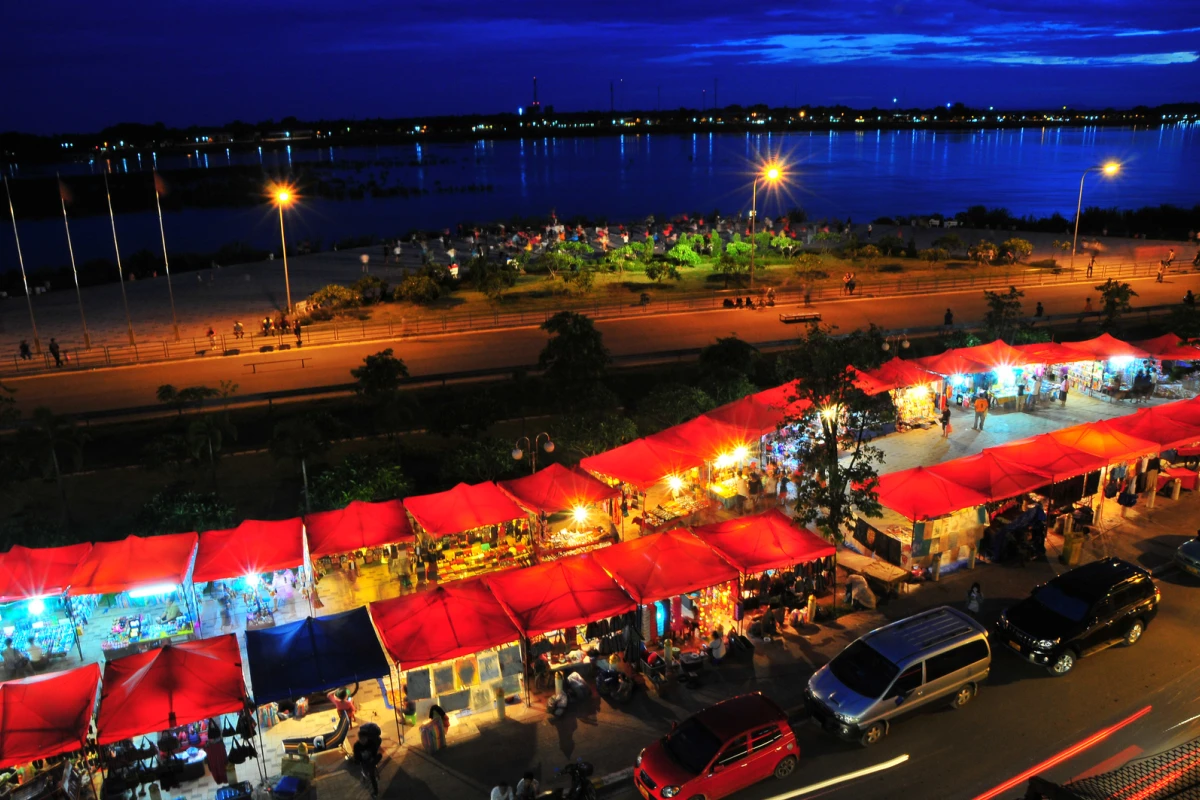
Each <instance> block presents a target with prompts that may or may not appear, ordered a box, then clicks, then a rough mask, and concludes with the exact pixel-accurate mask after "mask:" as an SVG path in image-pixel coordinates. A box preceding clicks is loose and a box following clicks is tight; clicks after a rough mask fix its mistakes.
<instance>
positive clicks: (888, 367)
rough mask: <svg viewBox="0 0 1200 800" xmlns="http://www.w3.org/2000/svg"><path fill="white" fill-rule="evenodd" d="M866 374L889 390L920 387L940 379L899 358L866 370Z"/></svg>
mask: <svg viewBox="0 0 1200 800" xmlns="http://www.w3.org/2000/svg"><path fill="white" fill-rule="evenodd" d="M867 374H868V375H870V376H871V377H872V378H873V379H874V380H876V381H878V382H879V383H881V384H885V385H887V386H888V387H889V388H891V389H900V388H903V387H905V386H920V385H922V384H926V383H933V382H935V381H940V380H941V379H942V376H941V375H938V374H936V373H933V372H930V371H929V370H927V369H922V368H921V367H919V366H917V365H916V364H914V363H913V362H911V361H905V360H904V359H902V358H900V357H899V356H897V357H895V358H893V359H892V360H891V361H885V362H884V363H882V364H880V365H879V366H878V367H876V368H875V369H872V370H868V371H867Z"/></svg>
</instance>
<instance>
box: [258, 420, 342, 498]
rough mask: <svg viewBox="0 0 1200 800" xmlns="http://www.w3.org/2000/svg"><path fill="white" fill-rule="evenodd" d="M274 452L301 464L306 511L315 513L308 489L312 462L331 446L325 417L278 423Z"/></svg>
mask: <svg viewBox="0 0 1200 800" xmlns="http://www.w3.org/2000/svg"><path fill="white" fill-rule="evenodd" d="M269 448H270V450H271V455H273V456H274V457H275V458H277V459H279V460H280V461H293V462H295V463H296V464H298V465H299V467H300V477H301V480H302V481H303V484H304V513H305V514H310V513H312V505H311V503H310V498H309V491H308V462H309V461H312V460H313V459H315V458H318V457H319V456H321V455H323V454H324V453H325V451H327V450H328V449H329V441H328V438H327V437H326V434H325V430H324V425H323V424H322V420H321V419H320V418H318V417H316V416H314V415H312V414H306V415H304V416H300V417H292V418H291V419H287V420H284V421H283V422H280V423H279V424H278V425H276V426H275V429H274V430H273V431H272V432H271V441H270V444H269Z"/></svg>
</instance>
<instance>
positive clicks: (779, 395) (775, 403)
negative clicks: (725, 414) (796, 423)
mask: <svg viewBox="0 0 1200 800" xmlns="http://www.w3.org/2000/svg"><path fill="white" fill-rule="evenodd" d="M797 384H798V381H789V382H788V383H785V384H783V385H781V386H776V387H775V388H773V389H764V390H762V391H761V392H755V393H754V394H752V395H750V396H751V397H753V398H754V399H755V400H756V401H758V402H759V403H762V404H763V405H765V406H767V407H768V408H772V409H775V410H776V411H777V412H779V413H781V414H783V415H784V416H785V417H798V416H800V415H801V414H803V413H804V412H805V411H806V410H807V409H808V407H809V406H811V405H812V403H811V402H809V401H808V400H807V399H800V400H796V399H794V398H795V397H796V386H797Z"/></svg>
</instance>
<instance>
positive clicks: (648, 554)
mask: <svg viewBox="0 0 1200 800" xmlns="http://www.w3.org/2000/svg"><path fill="white" fill-rule="evenodd" d="M592 555H594V556H595V557H596V561H598V562H599V563H600V566H602V567H604V569H605V571H607V572H608V574H610V575H612V576H613V577H614V578H616V579H617V583H619V584H621V586H622V587H623V588H624V589H625V591H626V592H628V593H629V595H630V596H631V597H632V598H633V599H634V600H636V601H637V602H638V603H640V604H642V605H645V604H646V603H653V602H654V601H656V600H665V599H666V598H668V597H675V596H676V595H681V594H687V593H688V592H694V591H696V590H698V589H705V588H707V587H709V586H715V585H717V584H718V583H724V582H725V581H731V580H734V579H735V578H737V576H738V570H737V567H735V566H733V565H732V564H730V563H729V562H728V561H726V560H725V559H724V558H723V557H722V556H721V555H720V554H718V553H717V552H716V551H715V550H713V549H712V548H711V547H709V546H708V545H707V544H705V543H704V542H702V541H700V540H699V539H697V538H696V537H695V536H692V535H691V534H690V533H688V532H687V531H682V530H671V531H666V532H664V533H654V534H651V535H650V536H643V537H642V538H640V539H633V540H631V541H628V542H622V543H621V544H614V545H613V546H612V547H605V548H602V549H600V550H596V551H594V552H593V553H592Z"/></svg>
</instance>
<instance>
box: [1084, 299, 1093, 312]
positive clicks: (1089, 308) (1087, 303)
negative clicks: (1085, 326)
mask: <svg viewBox="0 0 1200 800" xmlns="http://www.w3.org/2000/svg"><path fill="white" fill-rule="evenodd" d="M1093 310H1094V309H1093V308H1092V298H1090V297H1089V298H1088V299H1087V300H1085V301H1084V303H1083V313H1085V314H1091V313H1092V311H1093Z"/></svg>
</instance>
